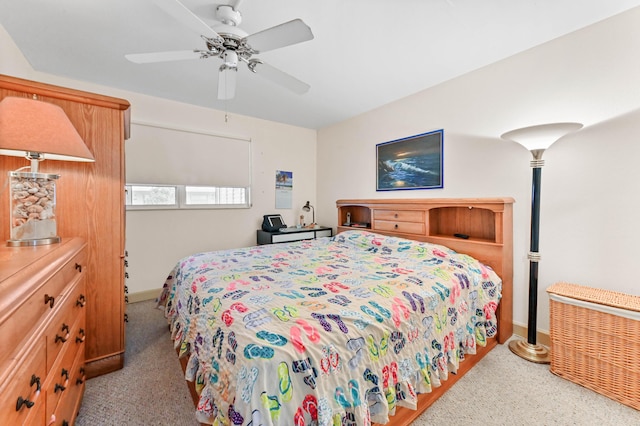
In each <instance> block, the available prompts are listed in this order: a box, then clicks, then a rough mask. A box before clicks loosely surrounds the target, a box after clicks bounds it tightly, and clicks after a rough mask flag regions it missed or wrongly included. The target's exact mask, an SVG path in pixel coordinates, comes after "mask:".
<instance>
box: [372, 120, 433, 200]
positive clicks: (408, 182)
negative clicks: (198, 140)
mask: <svg viewBox="0 0 640 426" xmlns="http://www.w3.org/2000/svg"><path fill="white" fill-rule="evenodd" d="M443 135H444V131H443V130H435V131H432V132H428V133H421V134H419V135H415V136H409V137H406V138H402V139H396V140H393V141H389V142H383V143H379V144H377V145H376V160H377V168H376V191H395V190H401V189H433V188H442V187H443V176H442V147H443Z"/></svg>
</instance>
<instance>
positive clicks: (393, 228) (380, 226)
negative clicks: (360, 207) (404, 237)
mask: <svg viewBox="0 0 640 426" xmlns="http://www.w3.org/2000/svg"><path fill="white" fill-rule="evenodd" d="M373 230H374V231H389V232H402V233H404V234H415V235H424V234H425V224H424V223H423V222H400V221H396V222H391V221H386V220H376V221H375V222H374V224H373Z"/></svg>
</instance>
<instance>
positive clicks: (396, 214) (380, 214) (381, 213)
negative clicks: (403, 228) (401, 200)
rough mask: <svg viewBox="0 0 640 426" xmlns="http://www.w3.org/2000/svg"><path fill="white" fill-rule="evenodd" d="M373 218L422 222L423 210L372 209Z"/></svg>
mask: <svg viewBox="0 0 640 426" xmlns="http://www.w3.org/2000/svg"><path fill="white" fill-rule="evenodd" d="M373 218H374V220H391V221H396V220H397V221H400V222H424V221H425V220H424V212H423V211H419V210H374V211H373Z"/></svg>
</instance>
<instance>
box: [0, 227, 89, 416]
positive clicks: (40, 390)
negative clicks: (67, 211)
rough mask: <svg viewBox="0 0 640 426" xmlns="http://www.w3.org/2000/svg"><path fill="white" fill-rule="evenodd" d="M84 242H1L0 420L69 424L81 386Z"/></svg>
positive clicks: (77, 401) (83, 315)
mask: <svg viewBox="0 0 640 426" xmlns="http://www.w3.org/2000/svg"><path fill="white" fill-rule="evenodd" d="M86 275H87V244H86V243H85V242H84V240H82V239H80V238H74V239H65V238H63V240H62V242H61V243H60V244H51V245H47V246H39V247H6V246H2V247H0V341H2V347H3V349H2V351H0V424H3V425H4V424H6V425H9V424H11V425H18V424H29V425H31V424H33V425H50V424H51V425H71V424H73V422H74V420H75V418H76V415H77V413H78V410H79V408H80V403H81V401H82V395H83V392H84V381H85V357H84V353H85V337H86V324H85V312H86V310H87V308H86V306H87V297H86V290H87V289H86V280H85V276H86Z"/></svg>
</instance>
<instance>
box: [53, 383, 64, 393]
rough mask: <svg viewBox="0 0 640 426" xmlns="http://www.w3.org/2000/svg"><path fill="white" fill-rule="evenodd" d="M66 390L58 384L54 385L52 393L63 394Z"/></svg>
mask: <svg viewBox="0 0 640 426" xmlns="http://www.w3.org/2000/svg"><path fill="white" fill-rule="evenodd" d="M66 390H67V388H65V387H64V386H62V385H61V384H60V383H56V387H55V389H53V392H55V393H58V391H60V392H64V391H66Z"/></svg>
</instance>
